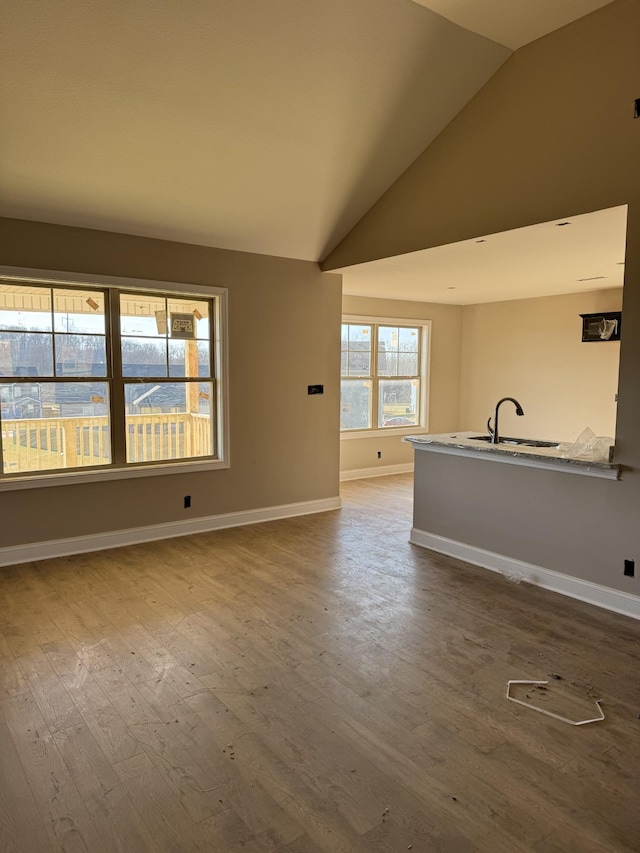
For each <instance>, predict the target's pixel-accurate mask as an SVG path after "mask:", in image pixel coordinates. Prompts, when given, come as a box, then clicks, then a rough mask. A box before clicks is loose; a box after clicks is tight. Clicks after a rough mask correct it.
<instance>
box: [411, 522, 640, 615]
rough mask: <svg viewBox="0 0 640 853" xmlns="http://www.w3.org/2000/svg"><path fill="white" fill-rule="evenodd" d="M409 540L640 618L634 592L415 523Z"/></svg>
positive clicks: (638, 600)
mask: <svg viewBox="0 0 640 853" xmlns="http://www.w3.org/2000/svg"><path fill="white" fill-rule="evenodd" d="M409 542H410V543H411V544H412V545H418V546H420V547H421V548H428V549H429V550H431V551H437V552H438V553H440V554H446V555H447V556H449V557H457V558H458V559H459V560H464V561H465V562H466V563H472V564H473V565H474V566H480V567H481V568H483V569H489V570H490V571H492V572H500V573H504V574H505V575H509V574H512V573H515V574H516V575H518V576H519V577H521V578H522V580H523V581H525V582H526V583H530V584H533V585H534V586H540V587H542V588H543V589H549V590H551V591H552V592H559V593H560V594H561V595H566V596H569V598H576V599H578V601H585V602H587V603H588V604H595V605H596V607H602V608H603V609H605V610H613V611H614V612H615V613H622V614H623V615H624V616H630V617H631V618H632V619H640V597H639V596H637V595H632V594H631V593H628V592H621V591H620V590H617V589H612V588H611V587H608V586H602V585H601V584H597V583H592V582H591V581H586V580H581V579H580V578H575V577H572V576H571V575H565V574H562V573H561V572H555V571H553V570H552V569H543V568H542V567H541V566H534V565H532V564H531V563H524V562H522V561H521V560H516V559H513V558H512V557H505V556H504V555H503V554H496V553H494V552H493V551H485V550H484V549H483V548H476V547H475V546H474V545H467V544H465V543H464V542H458V541H456V540H455V539H447V538H446V537H445V536H438V535H436V534H435V533H428V532H427V531H426V530H419V529H418V528H416V527H413V528H412V529H411V535H410V537H409Z"/></svg>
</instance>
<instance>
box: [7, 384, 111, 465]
mask: <svg viewBox="0 0 640 853" xmlns="http://www.w3.org/2000/svg"><path fill="white" fill-rule="evenodd" d="M107 395H108V386H107V383H106V382H58V383H54V382H37V383H21V384H20V385H18V384H15V385H4V386H2V395H1V398H2V401H1V404H0V405H1V421H0V426H1V432H2V459H3V473H5V474H17V473H22V472H28V471H50V470H56V469H64V468H78V467H83V466H87V465H108V464H109V463H110V462H111V444H110V437H109V436H110V429H109V403H108V396H107Z"/></svg>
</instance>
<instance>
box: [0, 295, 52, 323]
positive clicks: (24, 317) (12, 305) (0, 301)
mask: <svg viewBox="0 0 640 853" xmlns="http://www.w3.org/2000/svg"><path fill="white" fill-rule="evenodd" d="M0 329H7V330H11V329H23V330H25V331H30V332H33V331H42V332H50V331H51V290H50V289H49V288H48V287H25V286H23V285H18V284H16V285H13V284H2V285H0Z"/></svg>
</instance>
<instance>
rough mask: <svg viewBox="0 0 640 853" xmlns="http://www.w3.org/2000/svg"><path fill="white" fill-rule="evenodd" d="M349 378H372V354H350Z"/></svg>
mask: <svg viewBox="0 0 640 853" xmlns="http://www.w3.org/2000/svg"><path fill="white" fill-rule="evenodd" d="M347 376H371V353H370V352H350V353H349V364H348V373H347Z"/></svg>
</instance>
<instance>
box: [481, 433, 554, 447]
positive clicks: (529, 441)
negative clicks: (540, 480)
mask: <svg viewBox="0 0 640 853" xmlns="http://www.w3.org/2000/svg"><path fill="white" fill-rule="evenodd" d="M470 438H471V440H472V441H487V442H491V441H492V440H493V439H492V436H490V435H472V436H470ZM498 443H499V444H515V445H519V446H521V447H558V446H559V444H560V442H558V441H540V440H539V439H537V438H507V437H506V436H505V437H504V438H503V437H500V441H499V442H498Z"/></svg>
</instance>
